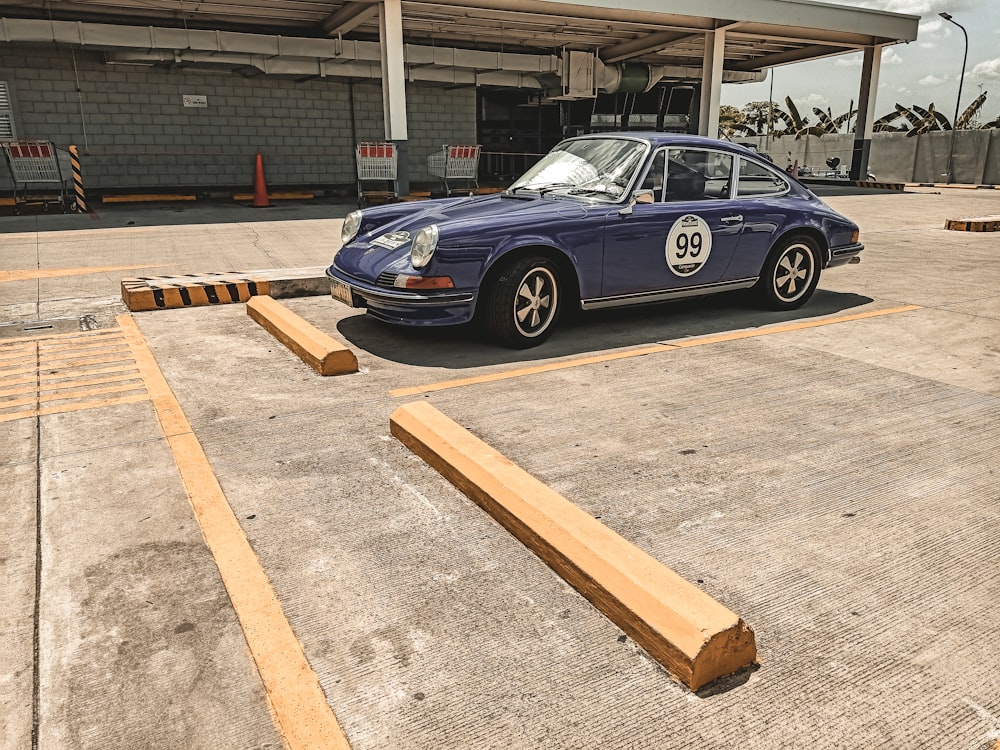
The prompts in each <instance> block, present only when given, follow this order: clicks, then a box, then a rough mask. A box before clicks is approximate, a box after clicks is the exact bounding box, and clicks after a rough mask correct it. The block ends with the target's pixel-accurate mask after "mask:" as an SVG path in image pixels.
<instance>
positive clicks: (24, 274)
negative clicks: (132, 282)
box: [0, 266, 152, 281]
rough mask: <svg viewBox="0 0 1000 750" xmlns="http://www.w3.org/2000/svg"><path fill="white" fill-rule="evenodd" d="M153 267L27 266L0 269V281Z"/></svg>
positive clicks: (29, 279)
mask: <svg viewBox="0 0 1000 750" xmlns="http://www.w3.org/2000/svg"><path fill="white" fill-rule="evenodd" d="M151 267H152V266H99V267H95V268H26V269H18V270H15V271H0V281H31V280H32V279H50V278H53V277H58V276H84V275H86V274H88V273H113V272H115V271H134V270H135V269H136V268H151Z"/></svg>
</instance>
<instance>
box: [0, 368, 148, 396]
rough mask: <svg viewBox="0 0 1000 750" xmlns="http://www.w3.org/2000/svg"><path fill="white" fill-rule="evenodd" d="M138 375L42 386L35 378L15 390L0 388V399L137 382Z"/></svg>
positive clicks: (74, 380)
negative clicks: (26, 394)
mask: <svg viewBox="0 0 1000 750" xmlns="http://www.w3.org/2000/svg"><path fill="white" fill-rule="evenodd" d="M138 379H139V373H138V372H133V373H131V374H127V375H115V376H113V377H107V378H90V379H87V380H79V379H70V380H61V381H59V382H58V383H46V384H44V385H42V384H40V383H38V382H36V379H35V378H31V379H30V382H31V383H32V385H20V384H15V385H17V387H16V388H0V398H4V397H6V396H19V395H21V394H24V393H36V392H37V393H51V392H55V391H64V390H66V389H68V388H84V387H86V386H91V385H103V384H105V383H123V382H126V381H129V380H138Z"/></svg>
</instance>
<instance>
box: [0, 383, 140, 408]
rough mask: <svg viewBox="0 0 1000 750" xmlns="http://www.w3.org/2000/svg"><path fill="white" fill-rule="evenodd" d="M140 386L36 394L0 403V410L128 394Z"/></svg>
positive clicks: (118, 386)
mask: <svg viewBox="0 0 1000 750" xmlns="http://www.w3.org/2000/svg"><path fill="white" fill-rule="evenodd" d="M142 389H143V387H142V385H117V386H109V387H107V388H91V389H89V390H86V391H79V392H77V393H49V394H46V395H44V396H42V395H41V394H36V395H34V396H32V397H31V398H19V399H13V400H11V401H0V409H11V408H13V407H15V406H30V405H31V404H40V403H52V402H53V401H76V400H79V399H89V398H90V397H91V396H103V395H106V394H108V393H128V392H129V391H136V390H142Z"/></svg>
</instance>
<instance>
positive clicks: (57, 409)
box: [0, 393, 149, 422]
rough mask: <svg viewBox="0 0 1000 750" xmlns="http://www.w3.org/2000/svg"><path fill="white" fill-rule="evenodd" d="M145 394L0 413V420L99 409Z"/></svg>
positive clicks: (132, 401) (5, 420) (134, 399)
mask: <svg viewBox="0 0 1000 750" xmlns="http://www.w3.org/2000/svg"><path fill="white" fill-rule="evenodd" d="M148 400H149V396H147V395H146V394H144V393H143V394H137V395H135V396H124V397H122V398H103V399H100V400H99V401H85V402H83V403H77V404H66V405H64V406H47V407H45V408H43V409H31V410H29V411H24V412H16V413H13V414H0V422H13V421H15V420H17V419H29V418H33V417H44V416H46V415H49V414H68V413H69V412H73V411H83V410H84V409H101V408H104V407H107V406H117V405H118V404H134V403H137V402H139V401H148Z"/></svg>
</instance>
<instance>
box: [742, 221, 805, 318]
mask: <svg viewBox="0 0 1000 750" xmlns="http://www.w3.org/2000/svg"><path fill="white" fill-rule="evenodd" d="M820 257H821V256H820V250H819V247H817V245H816V242H815V241H814V240H813V239H811V238H810V237H806V236H804V235H800V236H796V237H789V238H788V239H785V240H782V241H781V242H780V243H778V244H777V245H775V246H774V248H772V250H771V253H770V255H768V257H767V261H766V262H765V263H764V268H763V270H762V271H761V274H760V279H759V280H758V281H757V284H756V286H755V287H754V291H756V293H757V298H758V299H759V300H760V302H761V304H762V305H763V306H764V307H766V308H768V309H770V310H795V309H796V308H799V307H801V306H802V305H804V304H805V303H806V302H807V301H808V300H809V298H810V297H812V295H813V292H814V291H816V285H817V284H818V283H819V273H820V263H821V261H820Z"/></svg>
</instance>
